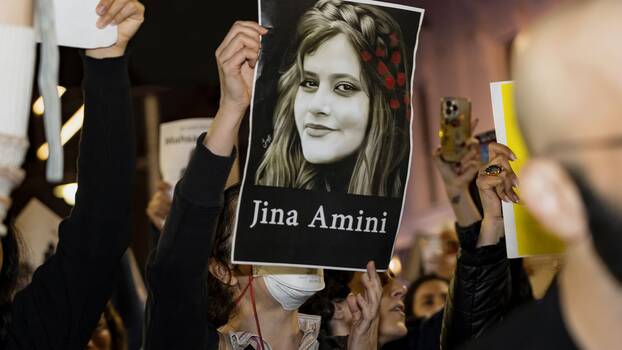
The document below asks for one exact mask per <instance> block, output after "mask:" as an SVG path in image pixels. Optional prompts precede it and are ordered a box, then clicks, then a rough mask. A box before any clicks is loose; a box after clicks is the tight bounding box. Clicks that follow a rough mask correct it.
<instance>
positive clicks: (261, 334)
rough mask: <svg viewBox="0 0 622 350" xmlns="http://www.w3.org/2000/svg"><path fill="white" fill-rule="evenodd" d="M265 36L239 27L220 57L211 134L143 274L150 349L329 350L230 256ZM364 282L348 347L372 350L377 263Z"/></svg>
mask: <svg viewBox="0 0 622 350" xmlns="http://www.w3.org/2000/svg"><path fill="white" fill-rule="evenodd" d="M266 33H267V29H265V28H263V27H261V26H259V25H258V24H257V23H255V22H240V21H239V22H236V23H235V24H234V25H233V26H232V28H231V30H230V31H229V33H228V34H227V35H226V37H225V38H224V40H223V42H222V44H221V45H220V47H219V48H218V49H217V50H216V60H217V63H218V71H219V77H220V88H221V99H220V105H219V109H218V112H217V113H216V117H215V119H214V122H213V123H212V125H211V126H210V130H209V136H207V137H206V136H205V134H204V135H202V136H201V137H200V138H199V140H198V142H197V147H196V149H195V151H194V153H193V155H192V157H191V159H190V162H189V164H188V167H187V168H186V171H185V173H184V175H183V178H182V179H181V181H180V182H179V183H178V184H177V185H176V187H175V194H174V196H173V203H172V207H171V211H170V213H169V215H168V216H167V218H166V223H165V225H164V231H163V232H162V234H161V236H160V240H159V242H158V246H157V248H156V250H155V251H154V252H153V253H152V254H151V256H150V259H149V263H148V266H147V285H148V289H149V298H148V301H147V317H146V323H147V326H146V327H147V328H146V332H145V349H147V350H153V349H167V350H168V349H199V350H200V349H219V348H223V347H226V348H228V347H233V348H234V349H236V350H237V349H247V348H253V349H269V348H272V349H293V348H299V349H318V348H324V347H326V346H332V344H329V342H328V341H327V340H325V339H323V338H320V339H317V332H318V331H319V325H318V324H317V322H316V321H314V318H312V317H305V316H302V317H299V316H300V315H299V314H298V311H297V308H294V309H293V310H291V309H290V310H288V309H287V308H285V307H284V306H282V304H281V300H279V299H276V298H275V297H273V294H272V293H273V292H272V291H270V290H269V289H268V288H267V284H266V283H267V282H266V276H259V277H257V276H254V275H256V274H255V272H254V271H253V270H255V267H253V266H249V265H236V266H233V265H232V264H231V263H230V254H228V252H229V251H230V247H231V243H232V242H231V235H232V231H233V225H234V222H235V211H236V205H237V198H238V192H237V191H238V190H237V187H233V188H231V189H229V190H228V191H227V192H225V194H224V198H223V189H224V186H225V181H226V180H227V177H228V175H229V172H230V169H231V166H232V164H233V160H234V158H235V154H234V153H235V152H234V144H235V142H236V140H237V134H238V130H239V127H240V123H241V121H242V119H243V117H244V114H245V113H246V111H247V109H248V107H249V105H250V99H251V87H252V79H253V71H254V68H255V65H256V63H257V59H258V57H259V50H260V44H259V43H260V36H261V35H264V34H266ZM223 206H224V207H223ZM362 283H363V285H364V286H365V290H366V291H365V293H363V295H361V294H359V295H357V296H354V295H351V296H349V297H348V300H349V307H350V308H351V309H352V311H353V314H354V319H355V320H354V322H353V326H352V330H351V332H350V337H349V339H348V347H349V348H350V349H373V348H375V346H376V334H375V333H376V332H375V330H376V329H377V319H376V316H377V313H378V308H379V304H380V294H381V292H382V289H381V286H380V280H379V278H378V275H377V273H376V272H375V269H374V264H373V263H372V262H370V263H369V264H368V270H367V272H366V273H365V274H364V277H363V278H362ZM281 287H283V288H286V287H285V286H281ZM287 292H294V291H292V290H287ZM288 295H289V294H288ZM296 300H297V301H299V300H298V299H296ZM264 340H265V341H264Z"/></svg>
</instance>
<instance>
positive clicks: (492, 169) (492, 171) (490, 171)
mask: <svg viewBox="0 0 622 350" xmlns="http://www.w3.org/2000/svg"><path fill="white" fill-rule="evenodd" d="M502 172H503V167H501V166H499V165H496V164H493V165H490V166H488V167H487V168H486V169H484V175H486V176H499V174H501V173H502Z"/></svg>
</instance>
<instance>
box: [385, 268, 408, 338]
mask: <svg viewBox="0 0 622 350" xmlns="http://www.w3.org/2000/svg"><path fill="white" fill-rule="evenodd" d="M405 294H406V287H405V286H404V285H403V284H401V283H399V282H398V281H397V280H395V279H389V281H388V282H387V283H386V284H385V285H384V287H383V288H382V299H381V300H380V328H379V329H378V340H379V342H380V343H381V344H385V343H387V342H390V341H392V340H396V339H399V338H401V337H403V336H405V335H406V333H407V332H408V329H407V328H406V314H405V313H404V295H405Z"/></svg>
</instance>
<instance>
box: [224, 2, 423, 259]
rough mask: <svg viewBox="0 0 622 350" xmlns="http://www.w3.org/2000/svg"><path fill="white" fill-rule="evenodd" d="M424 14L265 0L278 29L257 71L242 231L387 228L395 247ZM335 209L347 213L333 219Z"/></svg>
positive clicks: (392, 7)
mask: <svg viewBox="0 0 622 350" xmlns="http://www.w3.org/2000/svg"><path fill="white" fill-rule="evenodd" d="M422 15H423V11H422V10H420V9H416V8H412V7H407V6H403V5H397V4H391V3H383V2H378V1H363V0H361V1H342V0H320V1H317V0H300V1H286V0H261V1H260V16H261V19H260V24H262V25H263V26H265V27H267V28H269V32H268V34H267V35H264V36H263V37H262V49H261V55H260V59H259V63H258V67H257V72H256V78H255V86H254V94H253V104H252V108H251V131H250V134H251V135H250V139H249V150H248V159H247V163H246V168H245V174H244V180H243V187H242V198H243V199H242V200H241V201H240V203H241V204H240V211H239V219H238V220H239V221H238V227H237V232H238V234H239V233H241V234H242V235H244V233H243V232H244V230H246V229H247V228H249V229H251V230H262V228H260V226H262V224H263V225H264V226H265V227H264V229H265V230H268V226H269V225H272V226H274V227H270V230H271V233H270V234H273V233H274V230H277V231H278V229H279V228H281V227H278V226H287V227H288V229H290V230H291V229H295V230H297V232H298V231H300V232H305V231H306V232H311V231H309V229H311V230H312V229H319V228H323V226H325V227H326V228H327V229H329V230H330V228H331V227H333V229H334V230H336V231H342V232H360V233H363V234H364V233H382V234H384V235H386V236H385V237H384V238H385V239H386V240H387V241H390V243H389V245H390V247H389V249H388V250H389V254H390V250H391V249H392V243H393V242H392V240H393V238H394V235H395V232H396V231H397V226H398V225H399V219H400V216H401V205H402V203H403V198H404V194H405V186H406V182H407V177H408V171H409V166H410V164H409V160H410V153H411V149H410V147H411V142H410V132H411V114H412V110H411V86H412V79H413V74H414V53H415V50H416V45H417V36H418V33H419V29H420V24H421V19H422ZM379 199H382V200H383V201H380V202H379V201H378V200H379ZM328 203H332V204H333V205H335V206H336V207H335V208H334V210H332V211H331V210H328V208H327V207H326V205H328ZM294 204H297V205H298V207H294ZM385 204H386V205H385ZM356 205H358V207H357V206H356ZM378 205H382V206H384V208H385V210H378ZM319 206H321V209H322V211H321V212H318V208H319ZM348 210H350V211H352V215H349V214H348V213H345V212H344V211H348ZM329 211H331V212H330V213H329ZM273 212H276V214H275V215H276V216H275V217H272V216H271V213H273ZM264 213H265V217H264V216H262V215H263V214H264ZM288 214H291V215H288ZM294 214H296V217H293V215H294ZM322 215H323V216H324V220H320V221H318V220H317V219H319V218H320V216H322ZM332 215H342V216H339V218H342V217H345V218H346V219H344V220H345V221H344V223H332V222H331V218H332ZM359 218H360V219H359ZM367 218H373V220H372V221H371V223H372V224H370V225H365V223H366V222H367V221H366V220H367ZM313 219H316V220H315V221H313ZM245 220H246V221H248V225H245V224H242V222H243V221H245ZM357 220H359V221H360V222H361V224H360V225H358V226H357V222H359V221H357ZM270 223H272V224H270ZM310 223H311V226H309V224H310ZM244 226H247V227H244ZM255 232H259V231H255ZM236 237H238V235H237V234H236ZM299 237H300V236H299ZM290 243H291V242H290ZM238 247H239V245H237V243H236V247H234V255H235V252H239V250H238V249H237V248H238ZM385 250H386V249H385ZM238 258H239V257H238ZM234 260H236V258H235V256H234ZM244 260H245V259H244ZM253 260H254V259H253ZM245 261H246V260H245ZM247 262H248V261H247ZM306 265H307V266H309V265H311V264H309V263H308V264H306Z"/></svg>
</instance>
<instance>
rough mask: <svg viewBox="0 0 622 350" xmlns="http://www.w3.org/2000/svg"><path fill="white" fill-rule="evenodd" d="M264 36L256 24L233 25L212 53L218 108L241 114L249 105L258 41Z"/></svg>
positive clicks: (239, 23) (263, 31) (265, 30)
mask: <svg viewBox="0 0 622 350" xmlns="http://www.w3.org/2000/svg"><path fill="white" fill-rule="evenodd" d="M267 32H268V30H267V29H266V28H264V27H262V26H260V25H259V24H257V23H256V22H248V21H237V22H235V23H234V24H233V26H232V27H231V29H230V30H229V33H227V35H226V36H225V38H224V39H223V41H222V43H221V44H220V46H219V47H218V49H216V63H217V64H218V77H219V79H220V108H224V109H228V110H231V111H233V112H242V113H244V112H245V111H246V109H247V108H248V106H249V105H250V101H251V95H252V91H251V90H252V86H253V72H254V69H255V65H256V64H257V60H258V59H259V50H260V48H261V43H260V37H261V35H263V34H266V33H267Z"/></svg>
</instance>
